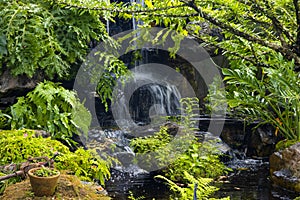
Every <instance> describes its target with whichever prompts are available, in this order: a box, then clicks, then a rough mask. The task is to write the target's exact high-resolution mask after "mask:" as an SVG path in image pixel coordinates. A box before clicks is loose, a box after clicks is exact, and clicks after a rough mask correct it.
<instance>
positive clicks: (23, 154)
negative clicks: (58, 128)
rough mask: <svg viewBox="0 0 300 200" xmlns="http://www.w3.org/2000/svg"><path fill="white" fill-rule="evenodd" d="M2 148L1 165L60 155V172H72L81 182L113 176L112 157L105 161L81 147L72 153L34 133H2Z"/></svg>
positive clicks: (24, 131) (0, 151) (0, 142)
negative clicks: (111, 170) (31, 158)
mask: <svg viewBox="0 0 300 200" xmlns="http://www.w3.org/2000/svg"><path fill="white" fill-rule="evenodd" d="M0 146H1V148H0V165H6V164H10V163H21V162H25V161H26V160H27V159H28V158H29V157H39V156H47V157H49V158H51V157H53V156H54V154H55V153H57V152H58V153H59V155H58V156H56V158H55V166H56V168H57V169H59V170H67V171H69V172H73V173H74V174H75V175H76V176H78V177H79V178H80V179H81V180H88V181H93V180H99V181H100V183H101V184H104V182H105V180H106V179H108V178H109V177H110V172H109V168H110V166H111V161H110V158H109V157H108V158H107V160H104V159H102V158H101V157H100V156H99V155H97V154H96V153H95V152H93V151H91V150H84V149H82V148H79V149H77V150H76V151H75V152H71V151H70V150H69V149H68V147H67V146H65V145H63V144H62V143H61V142H59V141H56V140H52V139H51V138H42V137H36V133H35V131H33V130H28V129H24V130H14V131H0ZM0 190H1V189H0Z"/></svg>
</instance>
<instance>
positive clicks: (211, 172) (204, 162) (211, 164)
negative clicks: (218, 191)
mask: <svg viewBox="0 0 300 200" xmlns="http://www.w3.org/2000/svg"><path fill="white" fill-rule="evenodd" d="M215 146H216V145H215V143H214V142H203V143H199V142H197V141H195V142H194V143H193V144H191V145H190V147H189V148H188V149H187V150H186V152H185V153H184V154H183V155H181V156H180V157H179V158H177V159H176V160H175V161H174V162H173V163H171V164H170V165H169V166H168V168H167V169H166V170H164V173H165V176H166V177H168V178H169V179H171V180H173V181H184V180H185V179H184V177H185V174H184V173H185V172H186V171H187V172H188V173H189V174H190V175H192V176H193V177H206V178H216V177H219V176H220V175H222V174H224V173H226V172H228V170H229V169H228V168H226V166H225V165H224V164H223V163H222V162H221V161H220V160H219V155H220V152H219V150H218V149H217V148H216V147H215Z"/></svg>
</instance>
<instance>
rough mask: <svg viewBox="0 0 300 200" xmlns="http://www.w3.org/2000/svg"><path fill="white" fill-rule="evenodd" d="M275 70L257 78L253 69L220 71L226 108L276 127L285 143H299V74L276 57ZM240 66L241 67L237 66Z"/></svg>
mask: <svg viewBox="0 0 300 200" xmlns="http://www.w3.org/2000/svg"><path fill="white" fill-rule="evenodd" d="M277 62H278V63H277V65H276V67H275V68H262V70H263V76H262V77H261V78H258V77H257V76H256V75H255V74H256V72H257V70H256V68H254V67H251V68H250V67H248V68H247V67H246V66H244V67H243V68H236V69H223V73H224V74H225V80H226V81H227V83H228V84H230V87H229V88H228V91H229V92H228V95H227V99H228V105H229V106H230V108H231V109H233V111H234V112H235V113H236V114H238V115H241V116H242V117H246V118H247V119H248V120H250V121H251V120H259V121H261V123H260V124H259V125H261V124H266V123H268V124H271V125H273V127H276V128H277V129H278V130H277V131H276V132H278V131H279V132H280V133H281V134H282V135H283V136H284V137H285V138H286V139H289V140H299V139H300V96H299V93H300V81H299V80H300V79H299V76H300V74H299V73H297V72H295V71H294V70H293V69H294V63H293V62H285V60H284V59H283V58H282V57H280V58H278V59H277ZM237 64H239V65H242V63H237Z"/></svg>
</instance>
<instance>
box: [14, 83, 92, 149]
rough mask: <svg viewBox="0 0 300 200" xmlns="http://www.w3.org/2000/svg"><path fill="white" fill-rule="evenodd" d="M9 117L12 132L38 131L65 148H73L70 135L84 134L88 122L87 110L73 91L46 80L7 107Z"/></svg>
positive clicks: (88, 114) (89, 116)
mask: <svg viewBox="0 0 300 200" xmlns="http://www.w3.org/2000/svg"><path fill="white" fill-rule="evenodd" d="M11 115H12V119H11V128H12V129H22V128H30V129H42V130H45V131H47V132H49V133H51V136H52V138H55V139H59V140H62V141H65V142H67V144H68V145H69V146H72V145H75V142H74V141H73V140H72V136H73V134H78V135H79V134H81V132H83V133H87V131H88V127H89V125H90V122H91V115H90V113H89V111H88V110H87V109H86V108H85V107H84V105H83V104H82V103H80V101H79V99H78V98H77V96H76V94H75V92H73V91H70V90H67V89H64V88H63V87H61V86H59V84H57V83H52V82H49V81H45V82H43V83H40V84H38V85H37V87H36V88H35V89H34V90H33V91H31V92H29V93H28V94H27V95H26V97H20V98H19V99H18V102H17V103H16V104H14V105H13V106H11Z"/></svg>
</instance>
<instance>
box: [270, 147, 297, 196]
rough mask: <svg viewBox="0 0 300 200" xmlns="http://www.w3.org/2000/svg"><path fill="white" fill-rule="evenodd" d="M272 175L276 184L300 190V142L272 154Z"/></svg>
mask: <svg viewBox="0 0 300 200" xmlns="http://www.w3.org/2000/svg"><path fill="white" fill-rule="evenodd" d="M270 175H271V180H272V181H273V183H274V184H276V185H279V186H281V187H284V188H286V189H289V190H293V191H296V192H300V142H298V143H296V144H294V145H292V146H290V147H288V148H285V149H283V150H281V151H279V152H275V153H273V154H272V155H271V156H270Z"/></svg>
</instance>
